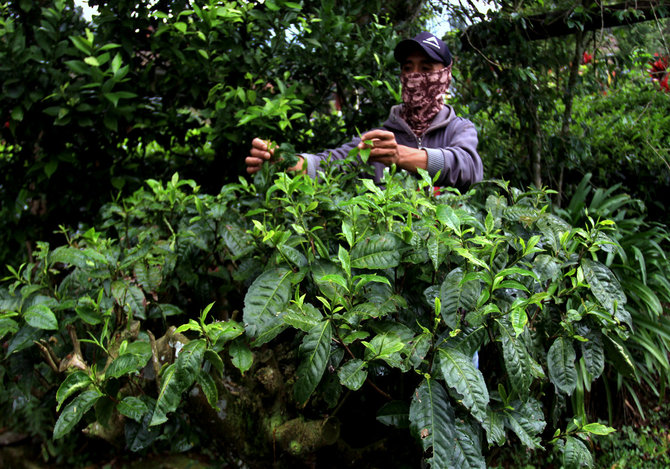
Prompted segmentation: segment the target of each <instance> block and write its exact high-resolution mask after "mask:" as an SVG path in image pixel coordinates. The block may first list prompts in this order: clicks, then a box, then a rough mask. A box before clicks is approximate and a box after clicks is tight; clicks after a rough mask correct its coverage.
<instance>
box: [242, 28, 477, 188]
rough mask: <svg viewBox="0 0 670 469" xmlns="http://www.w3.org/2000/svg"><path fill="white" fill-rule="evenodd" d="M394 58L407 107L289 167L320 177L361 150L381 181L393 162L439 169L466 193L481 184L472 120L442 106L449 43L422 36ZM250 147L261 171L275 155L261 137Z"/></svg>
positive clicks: (443, 179) (252, 162) (445, 180)
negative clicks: (324, 168) (331, 163)
mask: <svg viewBox="0 0 670 469" xmlns="http://www.w3.org/2000/svg"><path fill="white" fill-rule="evenodd" d="M394 57H395V59H396V60H397V61H398V62H399V63H400V65H401V69H400V70H401V72H400V81H401V84H402V100H403V103H402V104H400V105H397V106H393V107H392V108H391V113H390V116H389V118H388V120H387V121H386V122H384V125H383V127H382V128H380V129H375V130H371V131H369V132H366V133H364V134H363V135H361V137H360V138H355V139H354V140H352V141H351V142H349V143H347V144H345V145H343V146H341V147H339V148H335V149H331V150H326V151H323V152H321V153H317V154H315V155H312V154H307V153H303V154H301V155H298V156H299V157H300V158H299V161H298V164H297V165H296V166H295V167H293V168H291V169H294V170H296V171H303V170H305V164H306V166H307V167H306V171H307V174H309V175H310V176H311V177H316V172H317V170H318V168H319V164H320V162H321V161H322V160H325V159H326V158H328V156H329V155H332V158H333V159H344V158H346V157H347V155H348V154H349V151H350V150H351V149H353V148H355V147H358V148H370V157H369V159H368V161H369V162H370V163H372V165H373V166H374V169H375V179H377V180H381V178H382V175H383V171H384V168H385V167H386V166H391V165H393V164H395V165H396V166H397V167H398V168H401V169H404V170H406V171H410V172H414V173H416V172H417V169H418V168H422V169H425V170H427V171H428V173H429V174H430V175H431V176H434V175H435V174H437V173H438V171H439V173H440V177H439V179H438V180H437V185H439V186H453V187H457V188H458V189H461V190H464V189H467V188H468V187H469V186H470V185H471V184H473V183H475V182H478V181H481V179H482V176H483V168H482V162H481V159H480V157H479V154H478V153H477V131H476V130H475V127H474V125H473V124H472V122H470V121H468V120H467V119H463V118H461V117H458V116H456V115H455V113H454V109H453V108H452V107H451V106H449V105H446V104H445V103H444V95H445V93H446V92H447V90H448V89H449V85H450V84H451V65H452V58H451V52H450V51H449V48H448V47H447V45H446V44H445V43H444V42H443V41H442V40H440V39H439V38H438V37H436V36H435V35H433V34H431V33H429V32H423V33H421V34H419V35H417V36H416V37H414V38H413V39H405V40H403V41H401V42H400V43H398V45H397V46H396V48H395V50H394ZM366 141H371V144H367V143H365V142H366ZM251 145H252V148H251V151H250V155H249V156H248V157H247V158H246V160H245V163H246V165H247V172H248V173H249V174H253V173H255V172H257V171H259V170H260V169H261V166H262V164H263V163H264V162H265V161H267V160H269V159H270V157H271V156H272V153H273V150H272V149H269V148H268V146H267V143H266V142H265V141H263V140H261V139H259V138H255V139H254V140H253V141H252V142H251Z"/></svg>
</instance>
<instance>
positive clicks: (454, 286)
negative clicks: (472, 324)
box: [440, 267, 481, 329]
mask: <svg viewBox="0 0 670 469" xmlns="http://www.w3.org/2000/svg"><path fill="white" fill-rule="evenodd" d="M463 278H464V274H463V271H462V270H461V268H460V267H459V268H456V269H454V270H452V271H451V272H449V273H448V274H447V276H446V277H445V279H444V281H443V282H442V285H441V286H440V302H441V304H442V310H441V314H442V318H443V319H444V322H445V323H447V325H448V326H449V327H451V328H452V329H456V328H458V327H459V324H460V313H461V311H471V310H474V309H475V307H476V305H477V300H478V299H479V296H480V293H481V285H480V283H479V280H476V279H473V280H469V281H466V282H465V283H463Z"/></svg>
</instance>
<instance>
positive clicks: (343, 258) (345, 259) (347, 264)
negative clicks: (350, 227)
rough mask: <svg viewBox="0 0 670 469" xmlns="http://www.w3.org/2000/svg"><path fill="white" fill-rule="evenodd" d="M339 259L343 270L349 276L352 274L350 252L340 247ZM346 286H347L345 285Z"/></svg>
mask: <svg viewBox="0 0 670 469" xmlns="http://www.w3.org/2000/svg"><path fill="white" fill-rule="evenodd" d="M337 258H338V259H339V260H340V264H341V265H342V269H343V270H344V273H345V274H347V275H350V274H351V258H350V257H349V251H347V250H346V249H344V248H343V247H342V246H339V248H338V251H337ZM345 286H346V285H345Z"/></svg>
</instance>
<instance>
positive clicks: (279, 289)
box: [244, 268, 291, 347]
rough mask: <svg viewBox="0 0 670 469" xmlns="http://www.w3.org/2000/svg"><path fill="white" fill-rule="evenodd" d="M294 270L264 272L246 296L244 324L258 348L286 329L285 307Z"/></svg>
mask: <svg viewBox="0 0 670 469" xmlns="http://www.w3.org/2000/svg"><path fill="white" fill-rule="evenodd" d="M290 277H291V271H290V270H289V269H285V268H279V269H272V270H268V271H265V272H263V273H262V274H261V275H260V276H259V277H258V278H257V279H256V280H254V283H253V284H252V285H251V286H250V287H249V290H248V291H247V294H246V296H245V297H244V325H245V328H246V331H247V334H248V335H249V336H250V337H252V338H254V339H256V340H255V341H254V343H253V345H254V346H256V347H258V346H260V345H262V344H264V343H266V342H269V341H270V340H272V339H274V338H275V337H276V336H277V335H278V334H279V333H280V332H281V331H283V330H284V329H285V328H286V324H285V323H284V321H283V320H282V314H283V313H284V311H285V310H286V305H287V303H288V299H289V295H290V287H291V281H290Z"/></svg>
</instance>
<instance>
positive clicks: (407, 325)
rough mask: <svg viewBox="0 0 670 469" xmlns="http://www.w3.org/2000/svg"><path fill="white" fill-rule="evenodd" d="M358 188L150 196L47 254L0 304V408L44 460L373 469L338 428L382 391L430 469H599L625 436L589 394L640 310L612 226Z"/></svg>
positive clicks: (385, 187) (497, 204) (506, 204)
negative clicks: (208, 459) (46, 442)
mask: <svg viewBox="0 0 670 469" xmlns="http://www.w3.org/2000/svg"><path fill="white" fill-rule="evenodd" d="M353 165H354V162H353V161H352V160H346V161H344V162H337V163H334V164H332V165H329V167H328V168H327V169H326V170H324V171H323V172H321V173H320V175H319V179H318V180H312V179H310V178H308V177H307V176H305V175H301V174H297V175H296V174H289V173H284V172H278V173H274V170H272V172H271V173H270V174H260V175H259V176H258V177H257V179H256V181H255V182H254V183H253V184H252V183H250V182H248V181H246V180H244V179H241V180H240V182H239V183H238V184H229V185H226V186H224V187H223V188H222V189H221V192H220V193H219V194H218V195H206V194H201V193H200V192H199V188H198V186H197V185H196V184H195V182H193V181H189V180H181V179H179V177H178V175H176V174H175V175H174V176H173V178H172V180H170V181H169V182H167V184H162V183H161V182H159V181H155V180H149V181H147V186H148V187H147V188H146V189H141V190H139V191H137V192H135V193H134V194H133V195H132V196H131V197H129V198H126V199H123V200H119V201H116V202H114V203H112V204H109V205H108V206H106V207H105V208H104V209H103V212H102V214H103V217H104V223H103V224H102V225H101V226H99V227H97V228H91V229H89V230H88V231H85V232H80V233H64V235H65V236H66V239H67V243H66V244H65V245H63V246H59V247H56V248H52V247H51V246H48V245H46V244H40V246H39V250H38V252H37V253H36V258H35V261H34V262H33V263H31V264H27V265H23V266H21V267H19V268H12V269H11V272H12V275H11V276H10V277H9V278H7V279H5V282H4V286H2V287H0V311H1V314H2V317H1V319H0V336H2V337H4V338H5V340H6V348H5V349H4V350H3V351H2V356H3V361H4V363H5V368H6V369H7V370H12V373H20V374H21V376H20V379H18V380H16V381H14V380H13V379H12V376H16V375H15V374H14V375H12V373H7V372H5V373H4V375H3V376H2V383H3V387H2V399H0V401H1V402H2V405H3V407H4V408H6V407H8V406H9V405H10V404H9V403H10V402H12V399H16V396H19V395H21V396H23V397H24V401H22V402H21V403H18V404H16V401H14V402H15V404H12V405H14V407H15V410H14V411H15V412H17V409H18V411H19V412H21V409H22V408H23V409H27V408H28V407H27V406H29V405H34V400H33V399H34V398H33V397H31V396H35V395H39V396H40V399H43V400H44V401H45V402H48V403H49V405H48V409H47V412H46V415H45V416H44V417H43V418H42V419H41V420H40V425H41V426H40V429H35V430H34V433H35V434H38V435H41V436H42V437H43V438H45V439H46V438H48V437H47V436H45V433H44V428H45V427H52V428H53V432H52V435H51V437H53V438H54V439H55V440H58V439H60V438H77V435H78V434H79V429H80V428H84V429H85V433H87V434H88V435H89V436H98V437H100V438H103V439H105V440H107V441H109V442H112V443H114V444H116V445H125V447H127V448H129V449H130V450H132V451H140V450H143V449H145V448H149V447H157V445H166V444H167V445H171V449H172V450H173V451H183V450H184V449H188V448H190V447H192V446H194V445H197V444H198V441H199V440H200V439H202V438H212V439H215V440H216V441H217V442H218V443H220V447H221V448H223V450H224V451H229V452H230V453H231V454H234V455H235V456H236V457H239V458H241V459H242V460H244V461H246V462H247V464H248V465H250V466H252V467H256V466H257V467H263V466H264V465H265V467H267V464H268V463H269V461H275V463H277V461H279V462H283V463H285V464H287V465H288V464H290V463H289V462H288V461H295V460H296V459H297V460H300V459H302V460H306V459H309V458H311V457H315V456H314V455H316V457H318V454H319V453H320V452H323V451H326V450H327V448H328V446H329V445H332V444H334V443H336V442H339V443H338V445H339V446H338V451H339V452H340V453H341V454H344V456H342V457H354V456H355V455H357V454H360V453H358V452H356V448H354V447H352V445H351V443H350V442H347V444H346V445H343V443H342V442H343V441H344V442H346V435H345V434H341V432H340V428H341V427H340V421H339V419H340V418H345V417H346V416H347V414H346V412H345V411H344V410H343V409H346V408H347V406H348V405H351V403H352V402H353V401H355V400H356V398H357V397H356V396H363V395H364V394H363V393H365V392H368V390H369V391H370V392H373V393H375V394H376V395H378V396H381V397H382V398H383V399H384V400H385V402H386V403H385V404H384V405H381V406H380V407H379V409H378V414H377V420H378V422H381V423H382V424H384V425H389V426H393V427H400V428H407V427H408V428H409V430H410V433H411V434H412V435H413V436H414V437H415V438H416V441H417V442H418V443H419V444H420V446H421V448H422V449H423V451H424V452H425V458H426V460H427V462H428V463H429V464H430V465H431V466H432V467H484V466H485V457H486V454H487V452H488V451H487V448H491V447H494V446H500V445H507V444H513V445H521V446H524V447H527V448H529V449H530V450H534V449H540V448H543V447H547V445H549V446H551V445H554V446H555V447H556V448H557V450H559V451H560V452H561V453H562V458H563V461H564V464H565V466H566V467H579V466H582V465H587V466H591V465H592V463H591V453H590V449H589V441H590V438H589V436H590V435H591V434H596V435H603V434H608V433H610V432H611V431H612V429H610V428H609V427H606V426H604V425H602V424H599V423H595V422H589V420H588V416H587V414H586V413H585V412H584V411H583V408H584V407H583V401H584V395H585V393H586V392H588V390H589V389H590V387H589V386H590V385H591V383H592V382H594V381H595V380H597V379H598V378H599V377H600V376H601V375H602V373H603V370H604V369H605V367H606V366H607V364H608V363H616V364H617V365H620V364H622V363H623V364H628V365H630V364H631V357H630V354H629V353H628V352H627V349H626V348H625V347H624V345H623V344H624V343H625V341H626V339H628V337H629V334H630V330H631V326H632V319H631V315H630V314H629V313H628V311H627V310H626V303H627V296H626V294H625V292H624V290H623V289H622V287H621V285H620V283H619V281H618V280H617V278H616V276H615V275H614V274H613V273H612V271H611V270H610V268H608V267H607V265H606V264H605V263H603V262H602V257H603V256H602V255H601V254H603V253H606V252H607V251H610V250H611V249H612V248H613V247H614V246H615V245H616V243H615V242H614V241H613V240H612V238H611V237H610V236H609V234H611V233H612V232H613V230H615V225H614V222H612V221H609V220H607V219H599V220H596V219H592V218H587V219H586V220H585V223H584V224H582V225H579V226H573V225H571V224H569V223H568V222H567V221H565V220H564V219H562V218H560V217H558V216H557V215H554V214H552V213H551V211H550V209H549V205H548V195H547V192H546V191H541V190H530V191H526V192H523V191H521V190H518V189H515V188H511V187H509V186H508V185H507V184H506V183H504V182H502V181H492V182H488V183H483V184H480V185H478V186H477V187H475V188H474V189H473V190H471V191H470V192H468V193H467V194H459V193H457V192H455V191H447V192H445V193H444V194H443V195H439V196H434V195H433V187H432V183H433V181H432V180H431V179H430V177H429V176H428V175H427V173H425V172H421V174H420V176H419V177H412V176H407V175H401V174H396V173H395V172H394V171H390V172H389V173H388V174H387V175H386V177H385V179H384V181H383V184H382V186H377V185H375V184H374V183H373V182H372V180H371V179H366V178H360V177H359V176H360V174H359V173H360V166H358V167H354V166H353ZM385 377H391V378H392V379H386V378H385ZM28 391H29V392H28ZM22 406H23V407H22ZM4 410H6V409H4ZM54 410H55V411H56V412H57V414H56V415H57V416H58V417H57V419H56V418H55V415H54V414H53V411H54ZM24 411H25V412H28V410H24ZM16 415H19V414H18V413H17V414H16ZM10 419H11V417H10ZM52 419H53V420H52ZM54 420H55V422H54ZM373 423H374V422H365V421H361V422H357V425H361V426H365V425H371V424H373ZM10 424H13V425H17V422H16V421H13V422H10ZM231 434H234V435H236V438H235V439H234V440H235V441H231V439H230V438H229V435H231ZM205 435H206V436H205ZM278 454H279V455H278Z"/></svg>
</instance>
